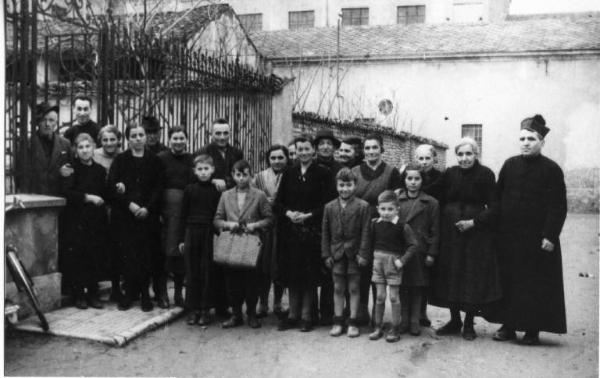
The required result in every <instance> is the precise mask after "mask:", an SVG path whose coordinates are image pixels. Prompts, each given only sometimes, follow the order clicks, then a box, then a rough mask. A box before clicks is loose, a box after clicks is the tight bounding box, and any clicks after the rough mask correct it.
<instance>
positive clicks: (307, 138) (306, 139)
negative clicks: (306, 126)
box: [294, 134, 315, 148]
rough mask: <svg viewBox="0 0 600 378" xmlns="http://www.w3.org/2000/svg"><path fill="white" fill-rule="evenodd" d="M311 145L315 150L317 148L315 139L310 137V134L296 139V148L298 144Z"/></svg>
mask: <svg viewBox="0 0 600 378" xmlns="http://www.w3.org/2000/svg"><path fill="white" fill-rule="evenodd" d="M306 142H308V143H310V145H311V146H313V148H315V140H314V139H313V137H312V136H310V135H308V134H302V135H300V136H298V137H296V138H294V146H296V145H297V144H298V143H306Z"/></svg>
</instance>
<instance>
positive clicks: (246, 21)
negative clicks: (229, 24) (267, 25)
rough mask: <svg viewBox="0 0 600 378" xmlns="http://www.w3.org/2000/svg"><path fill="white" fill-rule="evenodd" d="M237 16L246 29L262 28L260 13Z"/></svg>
mask: <svg viewBox="0 0 600 378" xmlns="http://www.w3.org/2000/svg"><path fill="white" fill-rule="evenodd" d="M238 17H239V18H240V22H241V23H242V26H243V27H244V29H246V31H250V30H262V13H250V14H240V15H238Z"/></svg>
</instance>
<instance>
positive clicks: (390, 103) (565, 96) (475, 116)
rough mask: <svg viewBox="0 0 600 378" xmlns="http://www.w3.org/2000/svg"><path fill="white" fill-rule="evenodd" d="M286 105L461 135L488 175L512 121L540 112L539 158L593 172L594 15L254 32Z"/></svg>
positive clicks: (511, 141)
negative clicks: (282, 84) (470, 141)
mask: <svg viewBox="0 0 600 378" xmlns="http://www.w3.org/2000/svg"><path fill="white" fill-rule="evenodd" d="M252 39H253V41H254V42H255V43H256V44H257V46H258V48H259V50H260V51H261V52H262V53H263V54H264V55H265V56H266V58H267V59H268V60H269V61H270V62H271V64H272V69H273V72H274V73H276V74H277V75H279V76H282V77H293V78H295V81H294V86H295V89H294V95H295V99H294V101H293V102H294V105H295V110H296V111H300V112H313V113H317V114H319V115H321V116H324V117H329V118H336V119H340V120H355V119H361V120H365V121H369V120H371V121H373V123H374V124H380V125H385V126H388V127H390V128H392V129H395V130H402V131H406V132H410V133H414V134H417V135H421V136H424V137H427V138H431V139H434V140H437V141H440V142H443V143H445V144H447V145H449V146H450V150H449V152H448V157H447V163H448V165H452V164H455V162H456V160H455V158H454V154H453V152H452V147H453V146H454V145H455V144H456V143H457V142H458V140H460V138H461V137H463V136H472V137H474V138H475V139H476V140H477V141H478V142H479V143H480V145H481V147H482V156H481V160H482V162H483V163H484V164H486V165H488V166H490V167H491V168H492V169H493V170H494V171H496V172H498V171H499V169H500V167H501V165H502V163H503V162H504V160H505V159H506V158H508V157H510V156H512V155H515V154H518V152H519V149H518V135H519V125H520V121H521V120H522V119H523V118H525V117H529V116H533V115H534V114H542V115H543V116H544V117H545V119H546V121H547V124H548V127H550V129H551V130H552V131H551V132H550V134H549V136H548V138H547V141H546V148H545V150H544V152H545V153H546V154H547V155H548V156H550V157H551V158H553V159H555V160H556V161H557V162H558V163H559V164H560V165H561V166H563V167H565V168H566V169H575V168H582V167H597V166H598V165H599V164H600V153H599V151H598V148H597V146H598V142H599V141H600V128H599V127H598V121H597V120H598V119H599V117H600V89H599V88H600V85H598V84H599V83H600V19H598V18H588V17H586V18H584V19H567V20H564V19H547V20H546V19H544V20H526V21H514V22H504V23H497V24H484V25H456V24H454V25H450V24H442V25H439V24H438V25H411V26H409V27H398V26H380V27H372V28H366V29H365V28H350V29H348V30H342V31H341V32H340V43H339V47H338V45H337V43H336V42H337V32H336V30H335V28H329V29H323V28H322V29H314V30H303V31H275V32H263V33H257V34H254V35H252Z"/></svg>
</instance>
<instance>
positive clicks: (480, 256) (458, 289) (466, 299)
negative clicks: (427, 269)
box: [430, 203, 502, 311]
mask: <svg viewBox="0 0 600 378" xmlns="http://www.w3.org/2000/svg"><path fill="white" fill-rule="evenodd" d="M482 208H483V206H482V205H472V204H461V203H450V204H447V205H446V206H444V208H443V210H442V217H441V243H440V253H439V256H438V257H437V261H436V264H435V270H434V277H433V283H432V296H431V299H430V303H431V304H433V305H435V306H440V307H453V306H457V307H458V308H459V309H462V310H465V311H473V310H474V309H481V308H482V307H483V306H484V305H491V304H493V303H495V302H496V301H498V300H499V299H500V297H501V294H502V290H501V285H500V276H499V270H498V262H497V256H496V252H495V250H494V248H493V240H492V232H491V230H489V229H488V228H486V227H483V226H481V225H476V226H475V227H474V228H472V229H470V230H468V231H466V232H464V233H460V232H458V230H457V228H456V226H455V223H456V222H458V221H459V220H461V219H465V220H466V219H473V218H474V216H475V215H476V214H478V213H479V212H480V211H481V210H482Z"/></svg>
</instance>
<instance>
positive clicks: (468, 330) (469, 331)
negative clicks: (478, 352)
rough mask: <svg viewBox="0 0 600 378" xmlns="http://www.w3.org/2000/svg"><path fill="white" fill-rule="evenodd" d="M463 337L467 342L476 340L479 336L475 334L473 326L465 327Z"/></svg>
mask: <svg viewBox="0 0 600 378" xmlns="http://www.w3.org/2000/svg"><path fill="white" fill-rule="evenodd" d="M462 337H463V339H465V340H467V341H473V340H475V339H476V338H477V334H476V333H475V329H474V328H473V326H465V327H464V328H463V331H462Z"/></svg>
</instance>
